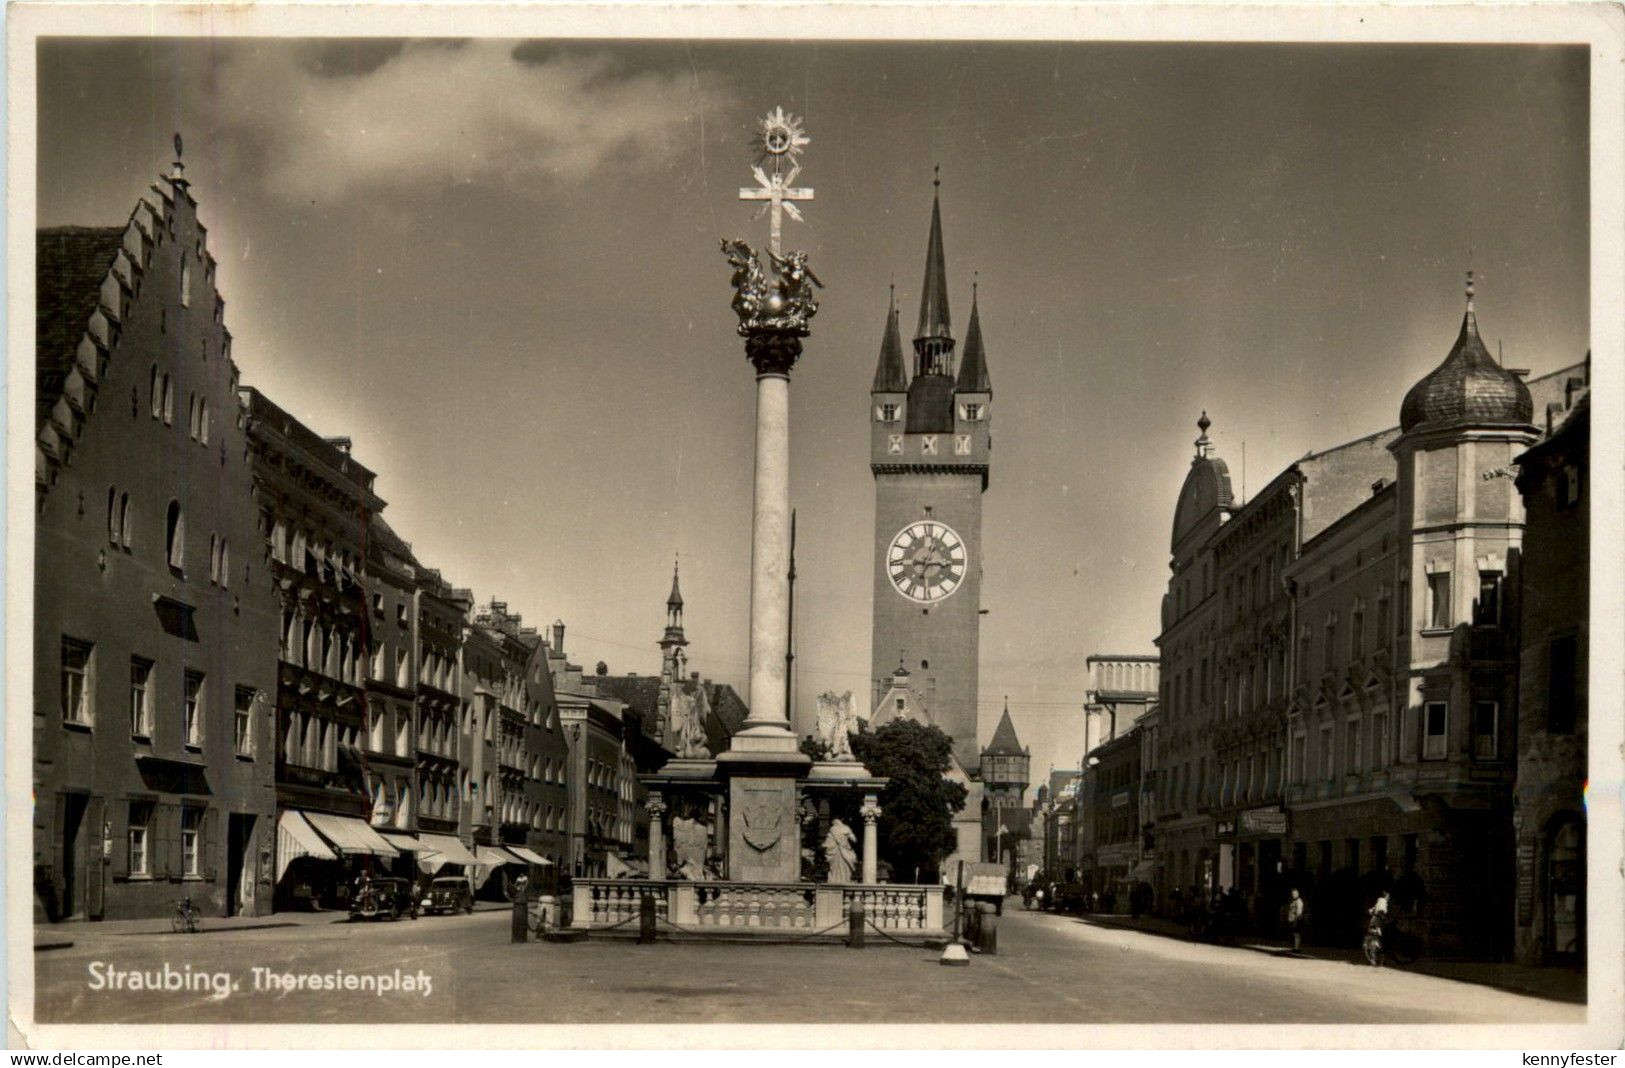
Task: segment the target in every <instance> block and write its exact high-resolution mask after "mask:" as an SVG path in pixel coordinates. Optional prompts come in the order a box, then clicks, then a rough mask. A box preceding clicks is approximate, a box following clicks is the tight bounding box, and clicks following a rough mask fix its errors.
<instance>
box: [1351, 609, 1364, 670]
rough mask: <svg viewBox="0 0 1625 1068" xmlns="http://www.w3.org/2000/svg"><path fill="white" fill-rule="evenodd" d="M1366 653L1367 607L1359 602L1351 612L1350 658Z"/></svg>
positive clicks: (1356, 658) (1357, 657)
mask: <svg viewBox="0 0 1625 1068" xmlns="http://www.w3.org/2000/svg"><path fill="white" fill-rule="evenodd" d="M1364 655H1365V608H1364V607H1363V606H1361V605H1359V604H1356V605H1355V606H1354V610H1353V611H1352V612H1350V613H1349V659H1350V660H1358V659H1360V657H1362V656H1364Z"/></svg>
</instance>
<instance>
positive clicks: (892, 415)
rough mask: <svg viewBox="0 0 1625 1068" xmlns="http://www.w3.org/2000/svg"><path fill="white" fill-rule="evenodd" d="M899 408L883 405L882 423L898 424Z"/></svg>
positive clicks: (893, 405)
mask: <svg viewBox="0 0 1625 1068" xmlns="http://www.w3.org/2000/svg"><path fill="white" fill-rule="evenodd" d="M897 408H898V406H897V405H895V404H882V405H881V406H880V421H881V422H882V423H895V422H897Z"/></svg>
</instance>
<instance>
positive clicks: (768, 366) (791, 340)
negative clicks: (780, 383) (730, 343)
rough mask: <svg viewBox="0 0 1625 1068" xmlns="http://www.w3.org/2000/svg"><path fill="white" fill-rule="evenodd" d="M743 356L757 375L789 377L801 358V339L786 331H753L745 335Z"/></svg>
mask: <svg viewBox="0 0 1625 1068" xmlns="http://www.w3.org/2000/svg"><path fill="white" fill-rule="evenodd" d="M745 356H746V358H747V359H749V360H750V362H751V364H752V365H753V366H754V367H755V368H756V373H757V375H759V376H760V375H782V376H784V377H785V378H789V377H790V368H792V367H794V366H795V364H796V360H798V359H799V358H800V357H801V338H800V337H799V336H797V335H796V334H794V333H791V332H789V331H786V330H755V331H751V332H750V333H749V334H747V335H745Z"/></svg>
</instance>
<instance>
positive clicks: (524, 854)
mask: <svg viewBox="0 0 1625 1068" xmlns="http://www.w3.org/2000/svg"><path fill="white" fill-rule="evenodd" d="M502 848H504V849H506V850H507V851H508V852H510V853H512V854H513V855H514V856H516V857H518V858H519V859H520V860H522V861H524V862H525V863H526V864H543V865H546V864H551V863H553V862H552V861H551V860H548V859H547V858H546V857H543V856H538V855H537V854H535V853H532V852H531V851H530V850H528V849H526V848H525V847H524V846H516V845H511V846H503V847H502Z"/></svg>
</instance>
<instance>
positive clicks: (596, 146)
mask: <svg viewBox="0 0 1625 1068" xmlns="http://www.w3.org/2000/svg"><path fill="white" fill-rule="evenodd" d="M366 58H367V62H365V63H361V64H354V65H350V66H348V68H346V67H345V66H343V65H337V64H333V63H330V62H312V61H311V56H309V55H302V54H301V53H300V52H299V51H298V50H296V49H294V48H287V47H283V48H264V49H254V50H253V51H250V52H248V53H245V54H243V55H240V56H238V57H236V58H235V59H234V60H233V62H232V63H231V64H230V65H229V67H228V69H227V70H225V71H224V72H223V74H222V76H221V82H220V85H219V90H220V97H219V99H220V101H221V104H222V106H223V109H224V112H225V114H224V115H223V116H222V117H223V118H224V119H225V121H226V124H227V125H228V126H231V127H233V128H235V129H237V130H239V131H241V132H242V133H244V134H246V135H248V136H250V137H251V138H252V139H253V141H254V142H255V143H256V145H257V147H258V149H259V153H260V154H262V155H261V159H260V164H259V168H258V169H259V171H260V173H261V175H262V177H263V180H264V181H265V183H266V186H267V188H268V189H269V190H270V191H271V192H272V193H274V194H276V195H278V196H280V197H283V198H285V199H300V200H310V199H320V200H326V201H332V200H338V199H343V198H346V197H351V196H358V195H363V194H376V193H390V192H410V191H418V190H422V189H424V188H425V187H432V186H437V185H438V186H447V185H457V184H463V183H468V182H488V181H510V180H514V179H520V180H529V179H540V180H542V181H556V182H559V183H566V184H571V183H579V182H581V181H583V180H585V179H587V178H590V177H592V176H593V175H594V174H595V173H596V172H598V171H599V170H600V168H602V167H604V166H605V164H606V163H609V162H612V161H615V160H617V159H621V158H632V157H633V154H634V153H635V155H636V158H637V159H638V160H639V161H641V162H642V163H644V164H645V165H659V164H662V163H664V162H665V161H666V160H667V158H668V157H669V156H670V155H671V154H673V153H674V152H676V151H679V150H680V148H681V146H682V145H684V144H686V143H692V142H693V141H694V140H695V139H696V138H698V136H699V131H700V126H701V123H703V121H704V117H705V112H706V111H707V110H714V109H717V108H719V107H721V106H722V105H723V94H722V91H721V90H720V89H718V88H717V87H716V84H715V79H712V78H709V77H707V76H706V75H704V74H703V73H702V72H695V71H690V70H686V69H685V70H680V71H672V70H664V71H662V70H643V71H631V72H629V71H624V70H621V69H619V68H617V67H616V65H615V64H613V63H612V62H611V61H610V60H609V59H608V58H607V57H605V56H602V55H589V54H579V53H571V52H556V53H553V54H550V55H542V56H538V55H536V53H535V50H534V49H528V50H524V51H523V52H521V51H519V50H516V49H515V47H514V45H513V43H511V42H499V41H469V42H457V43H451V44H446V43H433V44H424V43H414V44H409V45H407V46H405V47H404V48H401V49H400V50H399V51H396V52H393V53H389V54H385V55H380V54H378V53H373V54H371V55H369V56H368V57H366ZM358 68H359V69H358Z"/></svg>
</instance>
